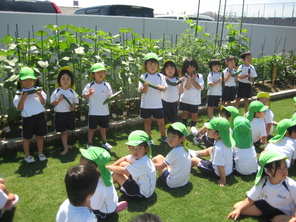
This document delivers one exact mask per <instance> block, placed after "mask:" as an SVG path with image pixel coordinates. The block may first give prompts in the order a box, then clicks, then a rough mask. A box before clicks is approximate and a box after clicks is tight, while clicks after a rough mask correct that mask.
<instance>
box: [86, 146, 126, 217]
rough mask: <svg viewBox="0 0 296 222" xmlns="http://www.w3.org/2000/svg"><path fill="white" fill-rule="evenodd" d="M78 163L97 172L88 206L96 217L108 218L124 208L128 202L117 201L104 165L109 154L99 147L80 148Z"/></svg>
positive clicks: (110, 177) (109, 174)
mask: <svg viewBox="0 0 296 222" xmlns="http://www.w3.org/2000/svg"><path fill="white" fill-rule="evenodd" d="M80 152H81V158H80V164H86V165H90V166H92V167H94V168H95V169H96V170H97V171H98V174H99V181H98V184H97V188H96V191H95V193H94V195H93V196H92V197H91V198H90V203H89V206H88V207H89V208H90V209H92V211H93V212H94V214H95V215H96V216H97V219H98V220H99V221H100V220H103V219H108V218H110V217H111V216H112V215H113V214H114V213H117V212H118V211H121V210H124V209H125V208H126V207H127V205H128V203H127V202H126V201H121V202H118V196H117V193H116V190H115V187H114V184H113V180H112V175H111V173H110V171H109V170H108V169H107V168H106V167H105V165H106V164H107V163H108V162H109V161H110V158H111V156H110V154H109V152H108V151H106V150H105V149H103V148H101V147H95V146H92V147H90V148H88V149H80Z"/></svg>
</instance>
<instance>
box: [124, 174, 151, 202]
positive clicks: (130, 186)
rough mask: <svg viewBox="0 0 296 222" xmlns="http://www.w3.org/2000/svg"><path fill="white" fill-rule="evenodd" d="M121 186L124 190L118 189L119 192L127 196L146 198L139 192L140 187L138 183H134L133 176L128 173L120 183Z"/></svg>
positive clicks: (139, 198)
mask: <svg viewBox="0 0 296 222" xmlns="http://www.w3.org/2000/svg"><path fill="white" fill-rule="evenodd" d="M122 187H123V188H124V190H122V189H120V192H121V193H124V194H126V195H127V196H129V197H132V198H134V199H138V200H141V199H146V197H145V196H143V195H142V194H141V193H140V187H139V185H138V184H137V183H136V181H134V179H133V177H132V176H131V175H130V176H129V178H128V179H127V180H126V181H125V182H124V183H123V184H122Z"/></svg>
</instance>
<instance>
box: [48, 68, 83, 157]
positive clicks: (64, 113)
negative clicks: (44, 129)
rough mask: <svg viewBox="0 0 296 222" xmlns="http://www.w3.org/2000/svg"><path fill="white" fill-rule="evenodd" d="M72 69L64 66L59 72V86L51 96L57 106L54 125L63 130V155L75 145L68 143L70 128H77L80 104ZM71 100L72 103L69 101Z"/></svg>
mask: <svg viewBox="0 0 296 222" xmlns="http://www.w3.org/2000/svg"><path fill="white" fill-rule="evenodd" d="M72 72H73V71H72V69H71V68H70V67H68V66H65V67H62V68H61V69H60V70H59V72H58V78H57V84H56V86H57V88H56V89H55V90H54V91H53V93H52V94H51V97H50V103H51V105H53V106H55V107H54V111H55V116H54V125H55V130H56V132H61V138H62V143H63V147H64V151H63V152H61V155H65V154H66V153H67V152H68V149H72V148H73V147H72V146H70V145H68V130H74V129H75V114H74V110H75V108H76V106H77V105H78V102H79V100H78V95H77V94H76V92H75V91H74V88H75V85H74V76H73V73H72ZM68 101H69V102H70V104H71V105H70V104H69V103H68Z"/></svg>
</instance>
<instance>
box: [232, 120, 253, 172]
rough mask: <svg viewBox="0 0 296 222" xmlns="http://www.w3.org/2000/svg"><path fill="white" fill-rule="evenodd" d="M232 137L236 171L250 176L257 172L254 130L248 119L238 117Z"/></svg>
mask: <svg viewBox="0 0 296 222" xmlns="http://www.w3.org/2000/svg"><path fill="white" fill-rule="evenodd" d="M232 137H233V139H234V141H235V144H236V145H235V146H234V147H233V158H234V164H235V166H234V169H235V170H236V171H237V172H238V173H239V174H241V175H250V174H253V173H256V172H257V168H258V164H257V154H256V151H255V147H254V146H253V142H252V129H251V124H250V121H249V120H248V119H247V118H246V117H242V116H238V117H236V118H235V120H234V128H233V134H232Z"/></svg>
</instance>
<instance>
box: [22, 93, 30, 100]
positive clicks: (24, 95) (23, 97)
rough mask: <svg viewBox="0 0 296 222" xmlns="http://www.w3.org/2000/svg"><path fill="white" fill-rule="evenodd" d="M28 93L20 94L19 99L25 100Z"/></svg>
mask: <svg viewBox="0 0 296 222" xmlns="http://www.w3.org/2000/svg"><path fill="white" fill-rule="evenodd" d="M28 95H29V94H28V93H27V92H22V94H21V99H23V100H25V99H26V98H27V97H28Z"/></svg>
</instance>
